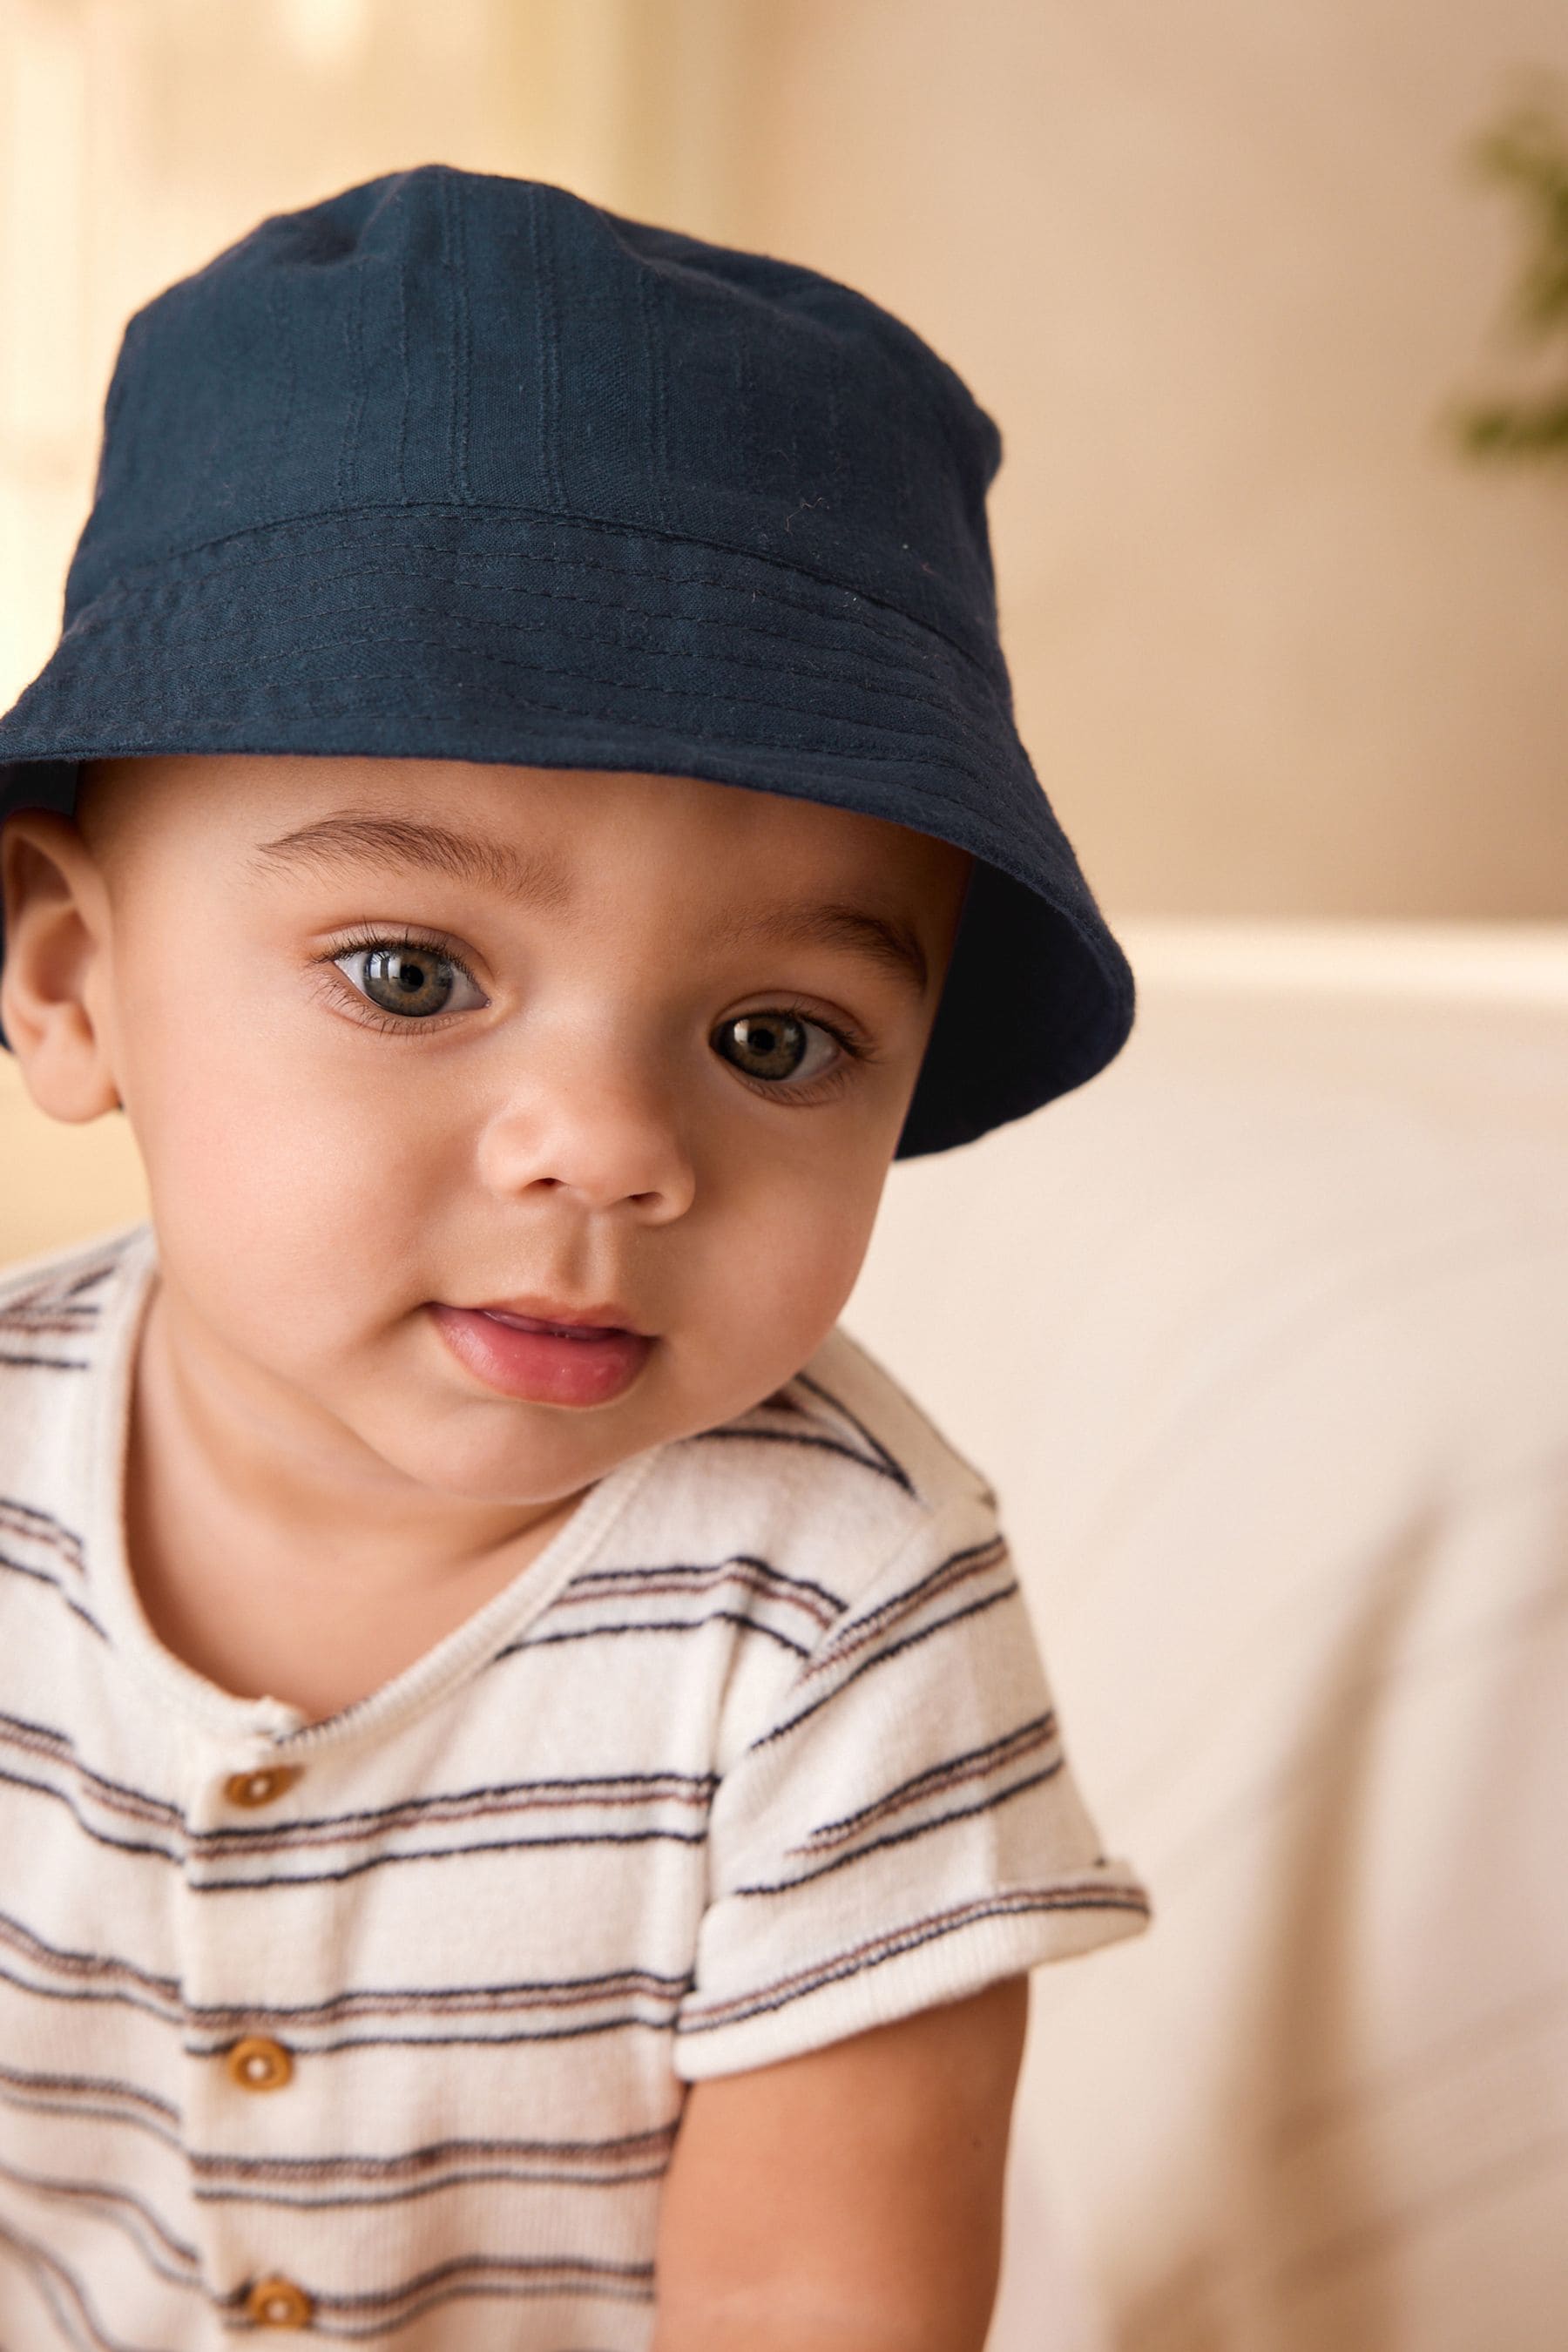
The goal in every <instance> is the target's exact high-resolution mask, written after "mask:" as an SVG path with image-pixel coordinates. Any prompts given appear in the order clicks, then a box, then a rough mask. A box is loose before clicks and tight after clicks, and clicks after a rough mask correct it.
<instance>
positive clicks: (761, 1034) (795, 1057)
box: [711, 1013, 840, 1081]
mask: <svg viewBox="0 0 1568 2352" xmlns="http://www.w3.org/2000/svg"><path fill="white" fill-rule="evenodd" d="M711 1044H712V1046H713V1050H714V1052H715V1053H716V1054H719V1055H722V1056H723V1058H724V1060H725V1061H726V1062H732V1063H733V1064H734V1066H735V1067H736V1068H737V1069H738V1070H742V1071H744V1073H745V1075H746V1076H747V1077H749V1078H763V1079H773V1080H774V1081H778V1080H780V1079H785V1078H796V1079H806V1080H809V1079H811V1078H816V1077H820V1076H822V1075H823V1073H824V1071H826V1070H827V1069H828V1068H830V1067H831V1066H832V1064H833V1063H834V1061H835V1060H836V1059H837V1055H838V1054H839V1051H840V1047H839V1041H838V1039H837V1037H836V1036H835V1035H834V1034H833V1032H832V1031H831V1030H830V1029H826V1028H824V1027H823V1025H822V1024H821V1023H820V1022H819V1021H806V1020H804V1019H803V1018H802V1017H801V1015H800V1014H799V1013H738V1014H737V1015H736V1017H735V1018H734V1020H732V1021H721V1023H720V1024H719V1026H718V1028H717V1029H715V1030H714V1032H713V1035H712V1039H711Z"/></svg>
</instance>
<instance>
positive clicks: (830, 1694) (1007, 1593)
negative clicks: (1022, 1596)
mask: <svg viewBox="0 0 1568 2352" xmlns="http://www.w3.org/2000/svg"><path fill="white" fill-rule="evenodd" d="M1017 1590H1018V1583H1017V1579H1016V1577H1015V1578H1013V1579H1011V1580H1009V1581H1008V1582H1007V1583H1006V1584H1005V1585H1004V1586H1003V1587H1002V1590H1001V1591H1000V1592H987V1593H986V1594H984V1597H983V1598H982V1599H980V1600H979V1601H968V1602H966V1603H965V1605H964V1607H963V1608H962V1609H952V1610H950V1611H949V1612H948V1614H947V1615H946V1616H945V1617H939V1618H937V1619H936V1621H935V1622H934V1623H933V1624H930V1625H922V1626H921V1630H920V1632H919V1633H906V1634H905V1635H904V1637H903V1639H902V1641H901V1642H889V1644H888V1646H887V1648H886V1649H885V1650H878V1651H877V1652H876V1653H875V1654H873V1655H872V1656H871V1657H869V1658H862V1659H861V1661H860V1663H859V1664H858V1666H854V1667H852V1668H851V1669H850V1671H849V1673H848V1674H847V1675H845V1676H844V1679H843V1681H842V1682H837V1683H835V1684H834V1685H833V1688H832V1689H831V1690H826V1691H824V1692H823V1694H822V1696H821V1697H820V1698H814V1699H813V1700H812V1702H811V1704H810V1706H803V1707H802V1708H801V1709H800V1711H799V1713H798V1714H796V1715H792V1716H791V1717H789V1719H788V1720H787V1722H784V1723H778V1724H775V1725H774V1726H773V1729H772V1730H771V1731H764V1732H763V1735H762V1738H760V1739H753V1740H752V1744H751V1746H750V1747H749V1748H747V1750H746V1753H747V1755H748V1756H753V1755H755V1754H756V1752H757V1750H758V1748H771V1747H772V1745H773V1741H774V1740H775V1739H783V1738H784V1737H785V1735H786V1733H788V1732H791V1731H794V1730H795V1729H796V1728H797V1727H798V1726H799V1725H801V1724H803V1723H805V1722H807V1721H809V1719H810V1718H811V1717H812V1716H814V1715H815V1714H816V1712H817V1710H818V1708H820V1707H825V1706H831V1705H832V1704H833V1701H834V1700H835V1699H836V1698H837V1696H838V1694H839V1692H840V1691H843V1690H847V1689H848V1687H849V1685H850V1684H851V1683H854V1682H858V1681H859V1679H860V1677H861V1675H866V1674H869V1673H870V1671H871V1669H872V1667H873V1666H885V1665H886V1664H887V1663H888V1661H889V1658H897V1657H900V1656H901V1655H902V1654H903V1652H904V1651H905V1650H913V1649H918V1648H919V1646H920V1644H921V1643H922V1642H929V1641H930V1640H931V1636H932V1634H933V1633H942V1632H943V1631H944V1630H945V1629H946V1627H948V1626H949V1625H958V1624H962V1622H963V1620H964V1619H965V1618H966V1617H978V1616H980V1615H981V1614H982V1612H984V1611H985V1610H987V1609H994V1608H995V1606H996V1604H997V1602H998V1601H1010V1600H1012V1599H1013V1598H1014V1596H1015V1595H1016V1592H1017Z"/></svg>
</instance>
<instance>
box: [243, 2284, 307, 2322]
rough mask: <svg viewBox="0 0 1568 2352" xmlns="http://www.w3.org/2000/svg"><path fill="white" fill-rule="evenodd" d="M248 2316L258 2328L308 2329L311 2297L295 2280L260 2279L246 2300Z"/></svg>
mask: <svg viewBox="0 0 1568 2352" xmlns="http://www.w3.org/2000/svg"><path fill="white" fill-rule="evenodd" d="M245 2314H246V2317H247V2319H254V2320H255V2322H256V2325H257V2326H258V2327H309V2326H310V2296H309V2295H308V2294H306V2293H305V2290H304V2288H303V2287H300V2286H296V2285H295V2284H294V2282H293V2280H292V2279H286V2278H264V2279H258V2280H257V2282H256V2284H255V2285H254V2286H253V2287H252V2288H251V2290H250V2293H249V2294H247V2296H246V2298H245Z"/></svg>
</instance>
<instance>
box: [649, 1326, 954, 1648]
mask: <svg viewBox="0 0 1568 2352" xmlns="http://www.w3.org/2000/svg"><path fill="white" fill-rule="evenodd" d="M666 1471H667V1475H666V1477H665V1479H664V1480H662V1481H661V1482H660V1485H661V1488H662V1495H661V1499H662V1501H663V1503H664V1504H665V1506H666V1507H667V1508H668V1509H669V1510H670V1511H671V1513H672V1518H673V1520H674V1521H677V1522H679V1521H681V1520H684V1522H685V1524H686V1527H687V1531H688V1540H689V1542H702V1541H703V1538H704V1536H706V1538H707V1540H706V1543H705V1545H704V1548H705V1549H711V1548H712V1544H713V1542H714V1541H715V1540H719V1541H721V1542H722V1545H723V1547H724V1549H726V1550H727V1551H731V1552H744V1553H746V1554H747V1555H749V1556H750V1557H752V1559H755V1560H757V1561H759V1562H766V1563H768V1564H769V1566H770V1567H771V1568H772V1569H773V1570H774V1571H776V1572H778V1573H781V1574H784V1575H787V1576H789V1577H791V1578H794V1579H795V1580H802V1581H804V1582H805V1583H807V1584H810V1585H811V1586H813V1587H815V1588H816V1589H817V1590H818V1591H820V1592H821V1593H822V1595H823V1596H824V1598H825V1599H826V1600H828V1601H831V1602H832V1604H833V1608H832V1615H833V1616H834V1617H835V1618H837V1617H839V1616H841V1614H842V1613H843V1612H852V1611H853V1610H854V1609H855V1607H856V1605H857V1603H858V1601H860V1599H861V1597H862V1595H863V1594H864V1593H865V1592H866V1591H867V1590H868V1588H869V1587H870V1586H871V1585H872V1584H873V1583H875V1582H876V1580H877V1579H878V1578H879V1576H880V1575H881V1573H882V1572H883V1571H884V1570H886V1569H887V1568H888V1567H889V1565H890V1564H891V1563H892V1562H893V1561H895V1560H899V1559H905V1558H907V1557H909V1556H910V1555H915V1556H916V1557H918V1556H919V1554H920V1553H921V1549H922V1547H924V1548H929V1549H931V1550H932V1553H933V1556H934V1554H935V1553H937V1552H941V1551H942V1550H943V1549H944V1548H945V1549H947V1550H952V1549H961V1548H962V1547H963V1545H964V1544H965V1543H978V1542H982V1541H985V1540H988V1539H990V1538H992V1537H994V1534H995V1516H994V1514H995V1497H994V1494H993V1493H992V1490H991V1488H990V1486H988V1484H987V1483H986V1481H985V1479H984V1476H983V1475H981V1473H980V1472H979V1471H978V1470H977V1469H975V1468H974V1466H973V1465H972V1464H971V1463H969V1462H968V1461H966V1460H965V1459H964V1457H963V1454H960V1453H959V1451H958V1449H957V1448H956V1447H955V1446H954V1445H953V1444H952V1443H951V1441H950V1440H949V1439H948V1438H947V1437H945V1436H944V1435H943V1433H942V1431H941V1430H940V1429H938V1428H937V1426H936V1424H935V1423H934V1422H933V1421H932V1420H931V1416H930V1414H929V1413H927V1412H925V1411H924V1410H923V1408H922V1407H921V1406H920V1405H919V1404H917V1403H916V1402H915V1401H914V1399H913V1398H912V1397H910V1395H909V1394H908V1392H907V1391H905V1390H904V1389H903V1388H902V1387H901V1386H900V1384H899V1382H898V1381H896V1380H895V1379H894V1378H893V1376H892V1375H891V1373H889V1371H888V1370H886V1369H885V1368H884V1367H883V1366H882V1365H881V1364H879V1362H878V1361H877V1360H876V1359H875V1358H874V1357H873V1356H872V1355H871V1354H870V1353H869V1351H868V1349H865V1348H864V1347H862V1346H861V1345H860V1343H859V1342H858V1340H856V1339H852V1338H851V1337H850V1335H849V1333H848V1332H847V1331H846V1330H844V1329H843V1328H841V1327H840V1328H835V1329H834V1330H833V1331H831V1332H830V1333H829V1334H828V1336H827V1338H826V1340H824V1342H823V1343H822V1345H821V1346H820V1347H819V1348H818V1349H817V1350H816V1353H815V1354H814V1355H813V1356H812V1357H811V1359H810V1360H808V1362H806V1363H805V1365H804V1366H803V1367H802V1368H801V1370H799V1371H798V1372H797V1373H796V1374H795V1377H794V1378H793V1379H792V1380H789V1381H785V1382H784V1385H783V1386H782V1387H781V1388H779V1389H778V1390H776V1391H774V1393H773V1395H772V1396H769V1397H767V1398H765V1399H764V1400H763V1402H762V1403H760V1404H758V1405H755V1406H753V1407H752V1410H751V1411H750V1412H743V1413H740V1414H737V1415H736V1416H735V1418H734V1419H733V1420H731V1421H727V1422H724V1423H721V1424H720V1425H719V1426H718V1427H716V1428H713V1429H710V1430H704V1431H701V1432H700V1433H698V1434H697V1435H695V1436H692V1437H689V1438H686V1439H683V1440H681V1441H679V1444H676V1445H675V1446H673V1447H671V1448H669V1449H668V1450H667V1456H666ZM670 1535H671V1539H672V1540H673V1539H674V1538H675V1526H674V1524H672V1526H671V1529H670ZM822 1630H823V1631H824V1632H825V1633H826V1630H827V1628H826V1626H825V1627H824V1628H823V1629H822Z"/></svg>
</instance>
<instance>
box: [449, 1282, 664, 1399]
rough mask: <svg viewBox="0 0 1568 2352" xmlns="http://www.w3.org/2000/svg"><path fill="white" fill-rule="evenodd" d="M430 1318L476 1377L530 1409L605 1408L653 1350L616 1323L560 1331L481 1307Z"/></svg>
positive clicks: (648, 1340) (452, 1310)
mask: <svg viewBox="0 0 1568 2352" xmlns="http://www.w3.org/2000/svg"><path fill="white" fill-rule="evenodd" d="M431 1313H432V1316H433V1319H434V1320H435V1323H436V1325H437V1328H438V1329H439V1331H440V1332H441V1335H442V1337H443V1339H445V1340H446V1342H447V1346H448V1348H449V1349H451V1351H452V1353H453V1354H454V1355H455V1356H456V1357H457V1359H458V1362H459V1363H461V1364H462V1365H464V1366H465V1367H466V1369H467V1370H468V1371H470V1372H472V1373H473V1374H474V1376H475V1377H476V1379H479V1380H481V1381H483V1382H484V1383H485V1386H486V1387H487V1388H489V1389H492V1390H494V1391H497V1392H498V1393H499V1394H500V1395H502V1396H510V1397H515V1398H518V1399H519V1400H521V1402H526V1403H531V1404H557V1405H569V1406H583V1405H595V1404H608V1403H609V1402H611V1401H612V1400H613V1399H614V1398H616V1397H617V1396H620V1395H621V1394H622V1393H623V1392H624V1391H626V1389H628V1388H630V1386H631V1384H632V1382H633V1381H635V1380H636V1379H637V1374H638V1373H639V1372H640V1371H641V1370H642V1368H643V1366H644V1364H646V1363H647V1359H648V1357H649V1355H650V1354H651V1352H652V1349H653V1345H654V1342H653V1339H652V1338H651V1337H650V1336H649V1335H647V1333H644V1332H640V1331H632V1330H628V1329H626V1328H624V1327H623V1326H617V1325H608V1324H588V1323H585V1322H579V1323H576V1324H573V1325H564V1326H563V1325H558V1324H555V1323H553V1322H546V1321H545V1320H544V1319H543V1318H513V1317H512V1316H511V1315H510V1313H508V1314H506V1315H504V1316H503V1315H502V1314H500V1313H497V1312H495V1311H493V1310H491V1309H490V1308H488V1307H443V1306H440V1305H436V1306H434V1307H432V1309H431Z"/></svg>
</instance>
